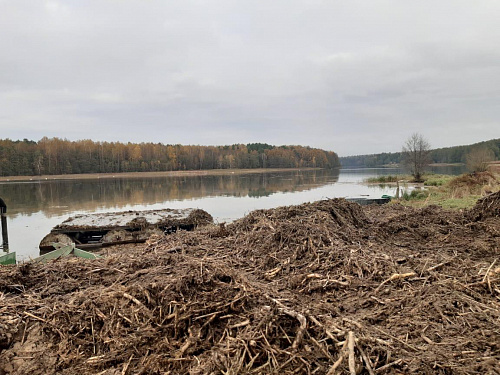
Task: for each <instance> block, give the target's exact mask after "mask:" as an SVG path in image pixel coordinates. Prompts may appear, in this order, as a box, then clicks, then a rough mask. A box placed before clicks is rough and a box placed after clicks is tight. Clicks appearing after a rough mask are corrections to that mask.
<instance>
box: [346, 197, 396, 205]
mask: <svg viewBox="0 0 500 375" xmlns="http://www.w3.org/2000/svg"><path fill="white" fill-rule="evenodd" d="M346 200H348V201H349V202H354V203H358V204H360V205H361V206H368V205H370V204H386V203H389V202H390V201H391V196H389V195H382V196H381V197H380V198H363V197H362V198H346Z"/></svg>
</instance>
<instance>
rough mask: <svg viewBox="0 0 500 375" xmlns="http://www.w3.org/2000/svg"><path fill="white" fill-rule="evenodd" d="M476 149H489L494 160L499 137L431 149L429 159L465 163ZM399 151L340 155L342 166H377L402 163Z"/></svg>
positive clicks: (499, 146)
mask: <svg viewBox="0 0 500 375" xmlns="http://www.w3.org/2000/svg"><path fill="white" fill-rule="evenodd" d="M476 150H489V152H490V153H491V155H492V156H493V158H494V159H495V160H499V159H500V138H498V139H491V140H489V141H484V142H479V143H474V144H471V145H465V146H455V147H446V148H438V149H434V150H431V151H430V153H429V160H430V162H431V163H450V164H451V163H466V162H467V156H468V155H470V154H471V153H473V152H474V151H476ZM402 156H403V154H402V153H401V152H392V153H391V152H384V153H380V154H370V155H355V156H344V157H340V158H339V160H340V163H341V164H342V167H344V168H345V167H351V168H353V167H354V168H355V167H368V168H371V167H379V166H382V165H391V164H400V163H402V161H403V159H402Z"/></svg>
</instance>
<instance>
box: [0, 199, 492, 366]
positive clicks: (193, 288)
mask: <svg viewBox="0 0 500 375" xmlns="http://www.w3.org/2000/svg"><path fill="white" fill-rule="evenodd" d="M499 212H500V199H499V197H498V194H497V195H494V194H493V195H491V196H488V197H485V198H484V199H482V200H480V201H479V202H478V204H477V205H476V206H475V207H474V209H472V210H470V211H465V212H457V211H446V210H443V209H441V208H439V207H436V206H430V207H427V208H425V209H415V208H409V207H403V206H399V205H390V206H382V207H380V206H377V207H372V206H370V207H364V208H362V207H361V206H359V205H357V204H355V203H350V202H347V201H345V200H342V199H333V200H325V201H320V202H316V203H308V204H303V205H299V206H290V207H281V208H277V209H273V210H259V211H254V212H252V213H250V214H249V215H247V216H246V217H244V218H242V219H240V220H238V221H236V222H234V223H232V224H229V225H220V226H217V227H214V226H211V227H205V228H201V229H198V230H196V231H194V232H183V231H180V232H177V233H173V234H171V235H168V236H153V237H152V238H151V239H150V240H149V241H148V242H147V243H146V245H141V246H139V245H135V246H133V247H132V246H129V247H123V248H120V249H116V248H115V249H108V250H106V251H107V256H106V258H105V259H99V260H93V261H86V260H81V259H61V260H58V261H54V262H51V263H48V264H45V265H38V264H26V265H22V266H17V267H2V268H0V373H2V372H3V373H8V374H25V373H31V374H75V373H81V374H239V373H255V374H262V373H281V374H293V373H294V374H335V373H351V374H384V373H391V374H393V373H394V374H412V373H420V374H499V373H500V365H499V363H500V262H499V259H498V258H499V256H500V250H499V249H500V217H499Z"/></svg>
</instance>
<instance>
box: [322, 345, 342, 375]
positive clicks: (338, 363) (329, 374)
mask: <svg viewBox="0 0 500 375" xmlns="http://www.w3.org/2000/svg"><path fill="white" fill-rule="evenodd" d="M346 348H347V340H345V341H344V346H343V347H342V349H340V356H339V359H337V361H336V362H335V363H334V364H333V365H332V367H330V369H329V370H328V372H327V373H326V375H333V374H335V371H336V370H337V367H339V366H340V364H341V363H342V361H343V360H344V358H345V354H346Z"/></svg>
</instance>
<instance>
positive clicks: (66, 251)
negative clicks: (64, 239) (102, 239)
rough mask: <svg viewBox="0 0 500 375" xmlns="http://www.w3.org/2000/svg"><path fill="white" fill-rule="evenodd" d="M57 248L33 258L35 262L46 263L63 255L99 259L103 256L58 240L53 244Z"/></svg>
mask: <svg viewBox="0 0 500 375" xmlns="http://www.w3.org/2000/svg"><path fill="white" fill-rule="evenodd" d="M52 245H53V247H54V248H55V250H52V251H50V252H48V253H46V254H43V255H41V256H39V257H38V258H35V259H33V260H32V262H34V263H46V262H47V261H49V260H54V259H59V258H61V257H69V256H75V257H78V258H85V259H99V258H102V256H100V255H98V254H93V253H89V252H88V251H84V250H81V249H78V248H76V247H75V244H74V243H70V244H68V245H64V244H61V243H58V242H55V243H53V244H52Z"/></svg>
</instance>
